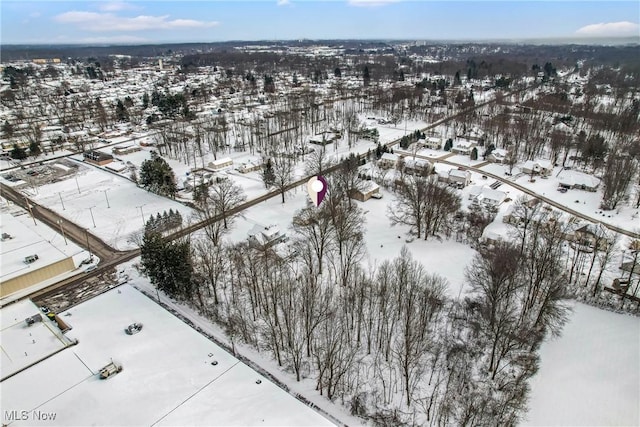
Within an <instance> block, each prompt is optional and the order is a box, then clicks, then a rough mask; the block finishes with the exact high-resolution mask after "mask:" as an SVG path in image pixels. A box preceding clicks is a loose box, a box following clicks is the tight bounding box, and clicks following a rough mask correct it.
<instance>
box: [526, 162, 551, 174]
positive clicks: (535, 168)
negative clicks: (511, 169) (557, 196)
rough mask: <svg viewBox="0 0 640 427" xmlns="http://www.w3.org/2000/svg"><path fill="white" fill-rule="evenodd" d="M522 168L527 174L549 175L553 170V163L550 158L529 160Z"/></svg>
mask: <svg viewBox="0 0 640 427" xmlns="http://www.w3.org/2000/svg"><path fill="white" fill-rule="evenodd" d="M520 170H521V171H522V172H523V173H525V174H527V175H532V176H533V175H540V176H549V175H551V173H552V172H553V165H552V164H551V162H550V161H549V160H527V161H526V162H524V163H523V164H522V165H521V166H520Z"/></svg>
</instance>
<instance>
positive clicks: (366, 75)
mask: <svg viewBox="0 0 640 427" xmlns="http://www.w3.org/2000/svg"><path fill="white" fill-rule="evenodd" d="M362 80H363V82H364V85H365V86H369V82H370V81H371V75H370V74H369V67H368V66H365V67H364V70H363V71H362Z"/></svg>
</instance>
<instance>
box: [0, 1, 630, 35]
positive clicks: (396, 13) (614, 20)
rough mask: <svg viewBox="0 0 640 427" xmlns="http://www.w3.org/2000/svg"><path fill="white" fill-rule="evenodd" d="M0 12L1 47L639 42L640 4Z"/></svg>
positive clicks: (303, 4)
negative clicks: (313, 42) (259, 42)
mask: <svg viewBox="0 0 640 427" xmlns="http://www.w3.org/2000/svg"><path fill="white" fill-rule="evenodd" d="M0 11H1V14H0V23H1V24H2V25H1V34H0V35H1V37H0V39H1V40H2V43H3V45H43V44H44V45H116V46H117V45H151V44H169V43H172V44H177V43H220V42H229V41H257V40H274V41H275V40H278V41H288V40H301V39H306V40H421V41H423V40H424V41H426V40H434V41H443V40H444V41H449V40H456V41H465V42H466V41H493V40H500V41H502V40H515V41H521V40H524V41H526V40H547V39H551V40H554V39H565V38H571V39H573V38H575V39H576V40H589V39H592V38H614V39H617V38H620V37H639V38H640V26H639V23H638V21H639V17H640V2H637V1H604V0H596V1H580V0H578V1H574V0H569V1H567V0H559V1H539V0H538V1H484V0H478V1H470V0H466V1H465V0H459V1H451V2H444V1H409V0H334V1H313V0H263V1H235V2H231V1H220V0H218V1H213V0H202V1H157V0H147V1H140V0H134V1H110V0H101V1H42V0H33V1H31V0H29V1H15V0H3V1H2V3H0ZM202 40H207V41H202Z"/></svg>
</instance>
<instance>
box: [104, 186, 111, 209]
mask: <svg viewBox="0 0 640 427" xmlns="http://www.w3.org/2000/svg"><path fill="white" fill-rule="evenodd" d="M102 191H103V192H104V198H105V199H107V209H108V208H110V207H111V206H110V205H109V197H108V196H107V191H109V190H102Z"/></svg>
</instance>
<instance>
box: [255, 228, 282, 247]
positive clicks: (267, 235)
mask: <svg viewBox="0 0 640 427" xmlns="http://www.w3.org/2000/svg"><path fill="white" fill-rule="evenodd" d="M247 234H248V235H249V237H253V238H254V239H256V240H257V241H258V242H259V243H260V244H263V245H264V244H267V243H269V242H270V241H272V240H273V239H275V238H276V237H278V235H280V228H279V227H278V226H277V225H273V224H272V225H269V226H267V227H265V226H263V225H260V224H256V225H254V226H253V228H252V229H251V230H249V232H248V233H247Z"/></svg>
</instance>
